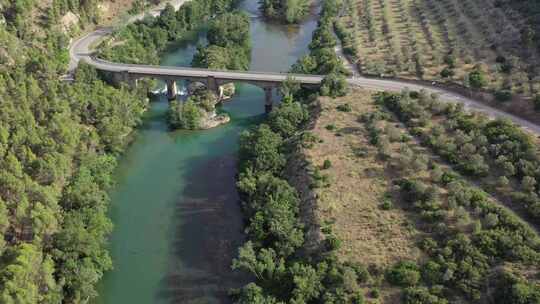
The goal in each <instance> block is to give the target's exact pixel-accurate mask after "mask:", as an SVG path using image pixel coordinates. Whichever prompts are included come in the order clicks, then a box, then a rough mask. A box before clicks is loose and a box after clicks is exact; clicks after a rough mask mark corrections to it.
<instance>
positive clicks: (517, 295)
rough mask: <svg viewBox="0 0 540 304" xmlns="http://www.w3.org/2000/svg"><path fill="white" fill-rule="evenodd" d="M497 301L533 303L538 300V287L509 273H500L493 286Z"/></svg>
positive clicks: (520, 303)
mask: <svg viewBox="0 0 540 304" xmlns="http://www.w3.org/2000/svg"><path fill="white" fill-rule="evenodd" d="M495 287H496V288H495V295H494V296H495V297H496V298H497V300H498V301H499V303H508V304H534V303H539V302H540V287H539V286H538V285H537V284H535V283H533V282H528V281H527V280H525V279H523V278H520V277H517V276H515V275H512V274H510V273H500V274H499V278H498V282H497V285H496V286H495Z"/></svg>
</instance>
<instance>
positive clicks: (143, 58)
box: [100, 0, 249, 66]
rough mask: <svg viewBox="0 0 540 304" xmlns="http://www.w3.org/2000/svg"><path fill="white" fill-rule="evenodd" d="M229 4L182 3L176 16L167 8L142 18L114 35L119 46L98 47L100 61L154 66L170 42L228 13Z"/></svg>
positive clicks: (225, 0) (217, 0)
mask: <svg viewBox="0 0 540 304" xmlns="http://www.w3.org/2000/svg"><path fill="white" fill-rule="evenodd" d="M233 4H234V1H233V0H194V1H188V2H186V3H184V4H183V5H182V6H181V7H180V8H179V9H178V11H176V12H175V11H174V8H173V7H172V5H170V4H168V5H167V6H166V7H165V9H164V10H163V12H162V13H161V15H160V16H157V17H146V18H145V19H143V20H141V21H138V22H135V23H134V24H130V25H128V26H127V27H125V28H123V29H122V30H121V31H119V32H118V33H115V37H114V39H115V40H117V41H122V43H114V44H110V43H104V44H102V46H101V49H100V57H102V58H104V59H108V60H111V61H115V62H124V63H136V64H158V63H159V56H158V55H159V54H160V53H161V52H163V51H164V50H165V48H166V47H167V45H168V44H169V43H170V42H173V41H179V40H181V39H184V38H186V37H188V36H189V35H190V33H191V32H192V31H194V30H196V29H198V28H199V27H201V26H202V25H203V24H205V23H206V22H207V21H208V20H209V19H210V16H213V15H218V16H219V15H221V14H224V13H226V12H230V11H231V10H232V7H233ZM238 25H240V24H235V25H234V26H238ZM248 30H249V27H248ZM239 33H242V31H239ZM240 35H241V34H240ZM214 52H216V50H214ZM220 53H222V51H220ZM240 54H241V52H237V51H236V52H235V51H230V52H227V54H226V55H227V57H226V58H228V59H234V58H235V57H234V56H238V55H240ZM243 61H244V59H241V62H243ZM215 65H216V66H220V63H219V62H216V63H215ZM240 65H241V64H240Z"/></svg>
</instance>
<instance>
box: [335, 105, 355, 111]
mask: <svg viewBox="0 0 540 304" xmlns="http://www.w3.org/2000/svg"><path fill="white" fill-rule="evenodd" d="M336 109H337V110H338V111H340V112H350V111H352V108H351V105H350V104H348V103H345V104H340V105H339V106H337V107H336Z"/></svg>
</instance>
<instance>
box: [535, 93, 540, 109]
mask: <svg viewBox="0 0 540 304" xmlns="http://www.w3.org/2000/svg"><path fill="white" fill-rule="evenodd" d="M534 109H535V110H536V111H538V112H540V95H536V96H535V97H534Z"/></svg>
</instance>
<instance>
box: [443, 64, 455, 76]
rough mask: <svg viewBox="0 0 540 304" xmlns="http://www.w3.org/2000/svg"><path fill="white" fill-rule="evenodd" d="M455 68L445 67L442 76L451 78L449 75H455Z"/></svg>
mask: <svg viewBox="0 0 540 304" xmlns="http://www.w3.org/2000/svg"><path fill="white" fill-rule="evenodd" d="M454 74H455V73H454V70H452V69H450V68H448V67H446V68H444V69H443V70H442V71H441V77H443V78H449V77H453V76H454Z"/></svg>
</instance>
